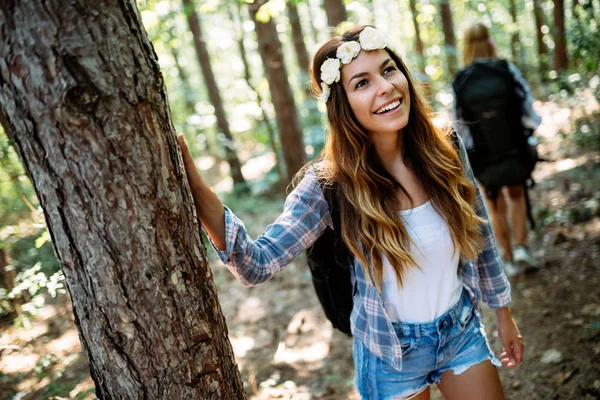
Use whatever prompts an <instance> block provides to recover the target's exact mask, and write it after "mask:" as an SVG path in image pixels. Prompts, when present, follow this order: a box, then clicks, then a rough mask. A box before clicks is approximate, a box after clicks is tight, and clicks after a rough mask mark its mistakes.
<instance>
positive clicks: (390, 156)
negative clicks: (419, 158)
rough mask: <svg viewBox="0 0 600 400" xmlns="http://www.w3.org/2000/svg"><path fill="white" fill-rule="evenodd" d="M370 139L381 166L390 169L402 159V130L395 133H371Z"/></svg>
mask: <svg viewBox="0 0 600 400" xmlns="http://www.w3.org/2000/svg"><path fill="white" fill-rule="evenodd" d="M371 141H372V142H373V147H374V148H375V153H376V154H377V156H378V157H379V160H380V161H381V164H382V165H383V167H384V168H385V169H386V170H388V171H390V170H392V169H393V166H394V165H395V164H396V163H397V162H398V161H400V162H401V161H402V131H398V132H396V133H389V132H388V133H385V134H382V133H372V134H371Z"/></svg>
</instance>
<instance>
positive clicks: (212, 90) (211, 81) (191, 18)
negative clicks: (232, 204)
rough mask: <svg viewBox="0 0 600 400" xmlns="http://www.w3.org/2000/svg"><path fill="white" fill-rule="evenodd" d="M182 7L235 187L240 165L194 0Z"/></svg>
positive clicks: (240, 181) (187, 0) (241, 179)
mask: <svg viewBox="0 0 600 400" xmlns="http://www.w3.org/2000/svg"><path fill="white" fill-rule="evenodd" d="M183 7H184V11H185V14H186V18H187V21H188V25H189V26H190V31H191V32H192V36H193V38H194V47H195V49H196V55H197V57H198V62H199V63H200V69H201V70H202V75H203V77H204V82H205V83H206V89H207V90H208V97H209V99H210V102H211V103H212V105H213V107H214V108H215V117H216V118H217V126H218V127H219V131H220V132H221V133H222V134H223V136H225V140H226V143H224V146H223V147H224V149H225V157H226V158H227V163H228V164H229V167H230V169H231V178H232V179H233V183H234V184H236V185H240V184H242V185H243V184H244V182H245V180H244V176H243V175H242V165H241V163H240V160H239V159H238V156H237V152H236V149H235V141H234V140H233V136H232V135H231V131H230V130H229V123H228V122H227V116H226V114H225V107H223V101H222V100H221V94H220V92H219V88H218V87H217V81H216V80H215V75H214V74H213V70H212V66H211V65H210V56H209V54H208V50H207V48H206V42H205V40H204V35H203V34H202V27H201V26H200V19H199V18H198V14H197V13H196V10H195V8H194V0H183Z"/></svg>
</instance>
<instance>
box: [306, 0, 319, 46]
mask: <svg viewBox="0 0 600 400" xmlns="http://www.w3.org/2000/svg"><path fill="white" fill-rule="evenodd" d="M304 4H306V12H307V13H308V23H309V26H310V35H311V36H312V40H313V42H314V44H315V45H317V44H318V43H319V33H318V32H317V28H315V24H314V22H313V21H314V20H315V18H314V17H313V9H312V6H311V3H310V0H306V3H304Z"/></svg>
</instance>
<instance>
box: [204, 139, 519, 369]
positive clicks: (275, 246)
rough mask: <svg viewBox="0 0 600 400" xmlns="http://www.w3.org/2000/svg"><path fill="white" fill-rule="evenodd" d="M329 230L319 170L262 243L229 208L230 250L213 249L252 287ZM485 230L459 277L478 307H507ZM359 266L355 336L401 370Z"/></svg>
mask: <svg viewBox="0 0 600 400" xmlns="http://www.w3.org/2000/svg"><path fill="white" fill-rule="evenodd" d="M460 147H461V160H462V162H463V165H464V166H465V172H466V173H467V175H468V177H469V178H470V179H471V180H472V181H473V182H474V183H475V178H474V176H473V172H472V170H471V167H470V166H469V164H468V159H467V157H466V152H465V149H464V145H463V144H462V142H461V145H460ZM475 185H476V187H477V198H476V201H475V205H474V207H475V211H476V212H477V214H478V215H479V216H481V217H484V218H485V219H486V220H488V215H487V211H486V209H485V206H484V204H483V200H482V197H481V193H480V191H479V187H478V186H477V184H475ZM327 227H333V225H332V220H331V216H330V214H329V207H328V205H327V201H326V200H325V197H324V195H323V192H322V191H321V187H320V186H319V184H318V181H317V178H316V176H315V174H314V172H310V171H309V172H308V173H307V174H306V176H305V177H304V179H302V181H301V182H300V183H299V185H298V186H297V187H296V188H295V189H294V191H293V192H292V193H290V195H289V196H288V197H287V199H286V201H285V206H284V210H283V213H282V214H281V215H280V216H279V217H278V218H277V219H276V220H275V222H273V223H272V224H271V225H269V226H268V227H267V228H266V230H265V232H264V233H263V234H262V235H261V236H260V237H259V238H258V239H256V240H252V239H251V238H250V237H249V236H248V234H247V233H246V229H245V227H244V224H243V223H242V221H240V220H239V219H238V218H237V217H236V216H235V215H234V214H233V213H232V212H231V210H229V209H228V208H227V207H225V229H226V246H227V247H226V250H225V251H219V250H218V249H217V248H216V247H215V246H214V244H213V248H214V249H215V251H216V252H217V254H218V255H219V258H220V259H221V260H222V261H223V263H225V264H226V266H227V268H229V270H230V271H231V272H232V273H233V274H234V275H235V276H236V278H237V279H238V280H239V281H240V282H241V283H242V284H244V285H246V286H252V285H256V284H259V283H261V282H264V281H266V280H268V279H269V278H271V277H272V276H273V275H274V274H276V273H278V272H279V271H281V270H282V269H284V268H285V266H286V265H287V264H288V263H290V262H291V261H292V260H293V259H294V258H295V257H296V256H297V255H299V254H300V253H301V252H302V251H304V250H305V249H306V248H307V247H309V246H310V245H311V244H313V243H314V242H315V240H317V238H318V237H319V236H320V235H321V234H322V233H323V231H324V230H325V229H326V228H327ZM481 229H482V233H483V238H484V240H485V247H484V250H483V252H482V253H481V254H480V255H479V257H478V259H477V260H472V261H468V262H461V263H460V265H459V267H458V275H459V277H460V278H461V279H462V282H463V284H464V285H465V287H466V288H467V290H468V291H469V293H470V294H471V296H472V297H473V299H474V301H475V304H478V303H479V300H482V301H483V302H484V303H486V304H487V305H488V306H490V307H492V308H500V307H505V306H507V305H509V303H510V301H511V297H510V285H509V282H508V280H507V278H506V276H505V274H504V272H503V269H502V266H501V264H500V261H499V258H498V253H497V250H496V242H495V238H494V235H493V233H492V228H491V226H490V224H489V223H487V224H485V225H483V226H482V228H481ZM355 266H356V268H353V269H351V274H352V281H353V286H354V283H356V285H357V287H358V291H357V293H356V294H355V295H354V307H353V310H352V314H351V317H350V321H351V325H352V333H353V336H354V337H355V339H357V340H360V341H361V342H362V343H364V344H365V345H366V346H367V347H368V348H369V350H370V351H371V352H373V353H374V354H375V355H377V356H378V357H379V358H381V359H383V360H384V361H385V362H387V363H388V364H390V365H391V366H392V367H394V368H395V369H397V370H398V371H400V370H401V369H402V350H401V347H400V342H399V341H398V338H397V336H396V334H395V332H394V329H393V327H392V321H391V320H390V318H389V317H388V316H387V314H386V311H385V309H384V306H383V301H382V298H381V295H380V293H379V292H378V291H377V289H376V288H375V285H374V284H373V282H372V280H371V279H369V278H367V277H366V276H365V274H364V270H363V268H362V267H361V266H360V264H359V263H358V261H356V265H355Z"/></svg>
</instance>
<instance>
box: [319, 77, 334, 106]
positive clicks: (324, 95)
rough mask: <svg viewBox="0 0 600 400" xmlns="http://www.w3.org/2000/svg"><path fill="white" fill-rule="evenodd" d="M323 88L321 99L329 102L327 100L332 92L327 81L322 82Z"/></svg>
mask: <svg viewBox="0 0 600 400" xmlns="http://www.w3.org/2000/svg"><path fill="white" fill-rule="evenodd" d="M321 90H322V92H323V93H321V97H320V98H319V100H321V101H322V102H323V103H327V100H328V99H329V93H331V88H330V87H329V85H328V84H326V83H325V82H321Z"/></svg>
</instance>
